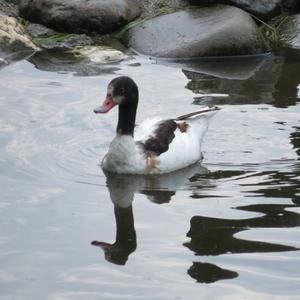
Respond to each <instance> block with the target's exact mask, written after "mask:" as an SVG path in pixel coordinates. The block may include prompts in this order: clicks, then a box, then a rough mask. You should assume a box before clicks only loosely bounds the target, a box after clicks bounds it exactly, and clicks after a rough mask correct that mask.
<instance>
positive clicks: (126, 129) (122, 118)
mask: <svg viewBox="0 0 300 300" xmlns="http://www.w3.org/2000/svg"><path fill="white" fill-rule="evenodd" d="M138 99H139V92H138V87H137V85H136V83H135V82H134V81H133V80H132V79H131V78H130V77H127V76H120V77H117V78H115V79H113V80H112V81H111V82H110V83H109V85H108V87H107V94H106V98H105V100H104V102H103V104H102V106H100V107H98V108H96V109H94V112H95V113H107V112H108V111H110V110H111V109H112V108H113V107H114V106H116V105H119V121H118V126H117V132H118V133H119V134H129V135H133V130H134V125H135V115H136V109H137V105H138Z"/></svg>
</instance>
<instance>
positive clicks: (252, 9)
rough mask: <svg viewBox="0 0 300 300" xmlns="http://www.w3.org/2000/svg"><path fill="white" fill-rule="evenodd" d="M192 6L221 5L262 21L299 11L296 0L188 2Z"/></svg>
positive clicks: (211, 0) (194, 0) (210, 0)
mask: <svg viewBox="0 0 300 300" xmlns="http://www.w3.org/2000/svg"><path fill="white" fill-rule="evenodd" d="M189 2H190V4H192V5H203V4H208V3H222V4H228V5H233V6H236V7H239V8H241V9H243V10H245V11H247V12H249V13H251V14H253V15H255V16H257V17H259V18H261V19H263V20H268V19H270V18H272V17H274V16H276V15H277V14H279V13H281V12H282V11H283V10H288V11H295V10H297V9H299V6H300V3H298V2H299V1H298V0H189Z"/></svg>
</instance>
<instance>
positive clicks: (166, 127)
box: [143, 120, 177, 155]
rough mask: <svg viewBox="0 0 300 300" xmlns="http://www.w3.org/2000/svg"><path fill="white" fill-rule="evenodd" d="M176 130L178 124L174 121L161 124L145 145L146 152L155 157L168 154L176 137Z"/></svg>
mask: <svg viewBox="0 0 300 300" xmlns="http://www.w3.org/2000/svg"><path fill="white" fill-rule="evenodd" d="M176 128H177V123H176V122H175V121H174V120H165V121H162V122H160V123H159V125H158V127H157V129H156V130H155V131H154V134H153V135H152V136H151V137H150V138H149V139H148V140H146V141H145V142H144V143H143V144H144V149H145V151H147V152H151V153H154V154H155V155H160V154H162V153H164V152H166V151H167V150H168V149H169V145H170V144H171V142H172V141H173V139H174V137H175V133H174V132H175V130H176Z"/></svg>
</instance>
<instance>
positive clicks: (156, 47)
mask: <svg viewBox="0 0 300 300" xmlns="http://www.w3.org/2000/svg"><path fill="white" fill-rule="evenodd" d="M162 28H164V30H162ZM125 42H127V44H128V46H129V47H132V48H133V49H134V50H135V51H137V52H140V53H143V54H146V55H149V56H154V57H163V58H195V57H205V56H231V55H248V54H258V53H263V52H265V51H267V50H268V47H267V44H266V42H265V40H264V38H263V36H262V34H261V32H260V30H259V29H258V27H257V25H256V24H255V22H254V21H253V20H252V18H251V17H250V16H249V15H248V14H247V13H246V12H244V11H242V10H240V9H239V8H236V7H230V6H225V5H217V6H210V7H205V8H201V9H200V8H196V9H195V8H190V9H185V10H180V11H177V12H174V13H170V14H166V15H161V16H158V17H156V18H153V19H150V20H147V21H145V22H143V23H141V24H138V25H137V26H135V27H133V28H132V29H130V30H129V32H128V33H127V34H126V36H125Z"/></svg>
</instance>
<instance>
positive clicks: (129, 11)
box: [19, 0, 140, 33]
mask: <svg viewBox="0 0 300 300" xmlns="http://www.w3.org/2000/svg"><path fill="white" fill-rule="evenodd" d="M19 12H20V15H21V16H22V17H24V18H25V19H28V20H30V21H32V22H35V23H41V24H44V25H46V26H48V27H50V28H54V29H56V30H58V31H62V32H75V33H92V32H97V33H107V32H111V31H113V30H115V29H117V28H119V27H121V26H122V25H124V24H126V23H128V22H130V21H131V20H133V19H134V18H136V17H137V16H139V14H140V8H139V6H138V4H137V0H76V1H75V0H73V1H70V0H20V3H19Z"/></svg>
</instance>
